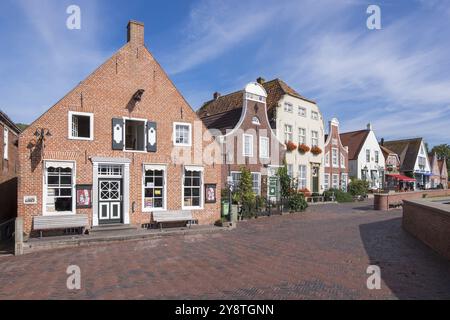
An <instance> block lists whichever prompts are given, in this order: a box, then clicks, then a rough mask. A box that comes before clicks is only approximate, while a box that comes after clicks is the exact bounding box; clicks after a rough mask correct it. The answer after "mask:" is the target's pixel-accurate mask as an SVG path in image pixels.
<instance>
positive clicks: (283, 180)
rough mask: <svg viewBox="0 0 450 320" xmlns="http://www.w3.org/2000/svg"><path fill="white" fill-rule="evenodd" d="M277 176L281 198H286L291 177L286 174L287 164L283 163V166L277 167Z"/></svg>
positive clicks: (289, 190)
mask: <svg viewBox="0 0 450 320" xmlns="http://www.w3.org/2000/svg"><path fill="white" fill-rule="evenodd" d="M277 176H278V178H279V179H280V188H281V190H280V191H281V197H282V198H284V199H285V198H288V197H289V195H290V193H291V185H292V184H291V183H292V181H291V180H292V179H291V177H290V176H289V175H288V170H287V165H286V163H285V164H284V166H283V167H281V168H279V169H278V172H277Z"/></svg>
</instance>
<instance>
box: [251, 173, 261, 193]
mask: <svg viewBox="0 0 450 320" xmlns="http://www.w3.org/2000/svg"><path fill="white" fill-rule="evenodd" d="M253 176H257V177H258V192H255V190H254V189H255V187H254V186H253V182H254V180H253ZM261 187H262V186H261V173H260V172H252V190H253V192H254V193H255V194H256V195H258V196H259V195H261Z"/></svg>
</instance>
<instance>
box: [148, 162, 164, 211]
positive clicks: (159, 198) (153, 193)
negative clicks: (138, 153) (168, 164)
mask: <svg viewBox="0 0 450 320" xmlns="http://www.w3.org/2000/svg"><path fill="white" fill-rule="evenodd" d="M165 171H166V169H165V168H163V167H161V166H145V167H144V211H156V210H164V209H165V203H166V189H165V185H166V183H165Z"/></svg>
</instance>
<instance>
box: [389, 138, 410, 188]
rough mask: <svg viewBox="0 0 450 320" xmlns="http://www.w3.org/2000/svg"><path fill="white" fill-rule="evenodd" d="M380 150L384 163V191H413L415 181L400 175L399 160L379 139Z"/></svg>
mask: <svg viewBox="0 0 450 320" xmlns="http://www.w3.org/2000/svg"><path fill="white" fill-rule="evenodd" d="M380 148H381V151H382V152H383V155H384V159H385V162H386V174H385V183H384V189H386V190H391V191H408V190H412V189H414V183H415V181H416V180H415V179H414V178H411V177H407V176H405V175H402V174H400V158H399V157H398V154H396V153H395V152H394V151H392V150H390V149H388V148H386V147H385V146H384V140H383V139H381V142H380Z"/></svg>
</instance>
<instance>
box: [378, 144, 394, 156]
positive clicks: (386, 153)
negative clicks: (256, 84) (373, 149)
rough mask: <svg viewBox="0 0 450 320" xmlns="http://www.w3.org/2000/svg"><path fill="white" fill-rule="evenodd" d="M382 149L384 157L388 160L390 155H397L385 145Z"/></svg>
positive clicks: (381, 146)
mask: <svg viewBox="0 0 450 320" xmlns="http://www.w3.org/2000/svg"><path fill="white" fill-rule="evenodd" d="M380 149H381V152H383V155H384V157H385V158H387V157H388V156H390V155H397V154H396V153H395V152H394V151H392V150H391V149H388V148H386V147H385V146H384V145H381V144H380Z"/></svg>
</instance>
